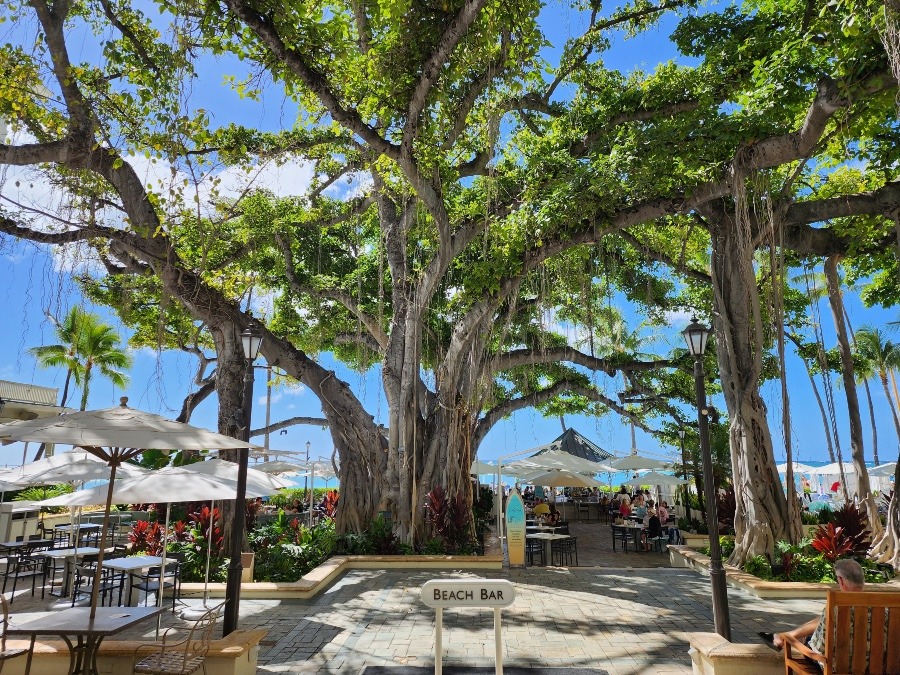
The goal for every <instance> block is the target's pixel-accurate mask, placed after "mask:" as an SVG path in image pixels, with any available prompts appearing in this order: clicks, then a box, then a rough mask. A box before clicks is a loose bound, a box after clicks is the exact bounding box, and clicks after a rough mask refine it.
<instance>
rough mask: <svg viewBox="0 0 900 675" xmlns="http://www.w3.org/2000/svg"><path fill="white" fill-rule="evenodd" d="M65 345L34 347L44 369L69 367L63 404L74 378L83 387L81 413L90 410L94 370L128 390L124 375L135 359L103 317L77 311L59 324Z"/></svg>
mask: <svg viewBox="0 0 900 675" xmlns="http://www.w3.org/2000/svg"><path fill="white" fill-rule="evenodd" d="M57 337H58V338H59V339H60V342H61V344H57V345H46V346H42V347H34V348H32V349H31V350H30V351H31V353H32V354H33V355H34V356H35V358H36V359H37V360H38V363H39V364H40V365H41V366H43V367H51V366H65V367H66V384H65V387H64V388H63V400H65V398H66V397H67V396H68V387H69V379H70V377H74V379H75V383H76V384H78V385H80V386H81V410H85V409H86V408H87V402H88V394H89V393H90V387H91V379H92V377H93V374H94V369H95V368H96V369H97V370H99V371H100V373H101V374H102V375H103V376H105V377H106V378H108V379H109V380H110V381H111V382H112V383H113V384H114V385H116V386H117V387H119V388H124V387H126V386H127V384H128V377H127V376H126V375H125V373H124V372H122V371H123V370H124V369H127V368H130V367H131V363H132V358H131V355H130V354H129V353H128V352H126V351H124V350H123V349H122V348H121V347H120V346H119V341H120V338H119V335H118V334H117V333H116V331H115V329H114V328H113V327H112V326H110V325H107V324H105V323H103V322H102V321H101V320H100V317H99V316H97V315H96V314H92V313H90V312H85V311H84V310H82V309H80V308H78V307H73V308H72V309H71V310H70V311H69V313H68V315H66V318H65V319H64V320H63V321H62V323H59V324H57Z"/></svg>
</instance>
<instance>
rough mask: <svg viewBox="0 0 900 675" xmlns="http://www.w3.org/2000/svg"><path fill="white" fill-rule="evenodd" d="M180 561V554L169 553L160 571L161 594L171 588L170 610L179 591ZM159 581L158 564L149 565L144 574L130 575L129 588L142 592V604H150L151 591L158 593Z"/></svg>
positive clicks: (173, 608)
mask: <svg viewBox="0 0 900 675" xmlns="http://www.w3.org/2000/svg"><path fill="white" fill-rule="evenodd" d="M181 563H182V556H181V555H180V554H177V553H173V554H171V557H169V558H167V560H166V568H165V571H164V572H163V573H162V594H163V595H165V592H166V589H169V588H171V589H172V611H175V603H176V602H177V601H178V596H179V595H180V593H181ZM159 582H160V567H159V566H156V567H151V568H150V571H149V572H147V573H146V574H132V575H131V588H132V590H137V591H141V592H143V593H144V606H147V605H149V604H150V594H151V593H160V588H159ZM160 604H161V603H160Z"/></svg>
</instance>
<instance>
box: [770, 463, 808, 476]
mask: <svg viewBox="0 0 900 675" xmlns="http://www.w3.org/2000/svg"><path fill="white" fill-rule="evenodd" d="M787 467H788V465H787V462H782V463H781V464H778V465H777V466H776V467H775V468H776V469H778V473H787ZM793 469H794V473H808V474H810V475H811V476H814V475H815V469H816V467H814V466H810V465H809V464H801V463H800V462H794V463H793Z"/></svg>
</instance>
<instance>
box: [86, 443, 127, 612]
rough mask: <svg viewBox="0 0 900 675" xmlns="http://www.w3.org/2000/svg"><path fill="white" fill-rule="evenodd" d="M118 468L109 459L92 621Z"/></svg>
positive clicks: (116, 462) (92, 600)
mask: <svg viewBox="0 0 900 675" xmlns="http://www.w3.org/2000/svg"><path fill="white" fill-rule="evenodd" d="M118 466H119V458H118V457H113V458H111V459H110V462H109V488H108V489H107V491H106V509H104V511H103V527H102V528H101V531H100V545H99V546H98V547H97V548H98V549H99V553H98V554H97V569H96V571H95V572H94V587H93V588H92V589H91V616H90V618H91V620H93V619H94V615H96V614H97V596H98V595H99V593H100V577H101V575H102V573H103V550H104V548H103V544H104V542H106V533H107V532H108V531H109V509H110V506H112V498H113V486H114V485H115V481H116V468H117V467H118ZM75 539H76V541H77V540H78V534H77V531H76V535H75Z"/></svg>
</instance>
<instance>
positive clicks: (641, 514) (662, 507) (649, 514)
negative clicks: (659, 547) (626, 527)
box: [604, 491, 681, 551]
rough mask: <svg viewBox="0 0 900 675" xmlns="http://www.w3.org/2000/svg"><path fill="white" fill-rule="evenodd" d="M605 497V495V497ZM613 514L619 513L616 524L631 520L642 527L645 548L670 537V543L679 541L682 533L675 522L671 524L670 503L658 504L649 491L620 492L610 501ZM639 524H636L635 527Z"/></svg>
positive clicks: (649, 547) (609, 506)
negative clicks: (631, 493)
mask: <svg viewBox="0 0 900 675" xmlns="http://www.w3.org/2000/svg"><path fill="white" fill-rule="evenodd" d="M604 499H605V497H604ZM608 508H609V511H610V513H611V514H616V513H617V514H618V518H617V522H616V523H615V525H622V524H624V523H625V522H626V521H628V520H630V521H633V522H635V523H636V524H639V526H640V527H641V546H642V548H643V550H645V551H649V550H650V549H651V547H652V546H651V542H653V541H654V540H661V539H665V538H667V539H668V543H670V544H673V543H678V542H680V540H681V533H680V532H679V531H678V528H677V527H675V526H674V524H672V525H670V524H669V519H670V514H669V505H668V503H667V502H665V501H661V502H660V503H659V504H656V503H655V502H654V501H653V499H651V498H650V493H649V492H640V491H638V492H636V493H635V495H634V497H630V496H629V495H628V494H626V493H621V492H620V493H619V494H617V495H616V496H615V497H613V499H612V500H611V501H610V502H609V504H608ZM636 526H638V525H635V527H636Z"/></svg>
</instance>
